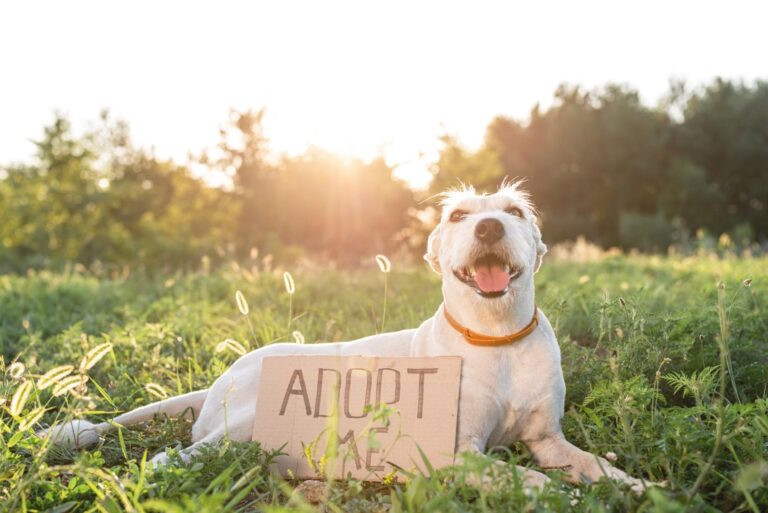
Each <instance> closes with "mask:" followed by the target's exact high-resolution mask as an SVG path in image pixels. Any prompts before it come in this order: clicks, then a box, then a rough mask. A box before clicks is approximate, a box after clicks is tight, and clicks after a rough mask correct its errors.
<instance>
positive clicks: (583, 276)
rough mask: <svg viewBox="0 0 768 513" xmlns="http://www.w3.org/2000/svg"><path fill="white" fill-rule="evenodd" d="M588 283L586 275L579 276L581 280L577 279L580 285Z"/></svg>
mask: <svg viewBox="0 0 768 513" xmlns="http://www.w3.org/2000/svg"><path fill="white" fill-rule="evenodd" d="M588 281H589V275H588V274H583V275H582V276H581V278H579V283H580V284H581V285H584V284H585V283H587V282H588Z"/></svg>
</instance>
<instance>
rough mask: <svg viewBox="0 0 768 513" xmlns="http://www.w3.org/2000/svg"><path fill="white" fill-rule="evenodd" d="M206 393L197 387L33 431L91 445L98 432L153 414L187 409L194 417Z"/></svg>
mask: <svg viewBox="0 0 768 513" xmlns="http://www.w3.org/2000/svg"><path fill="white" fill-rule="evenodd" d="M207 396H208V390H198V391H197V392H190V393H188V394H184V395H180V396H177V397H171V398H168V399H163V400H162V401H158V402H156V403H152V404H148V405H146V406H141V407H139V408H136V409H135V410H131V411H129V412H127V413H123V414H122V415H118V416H117V417H115V418H114V419H112V420H111V421H109V422H101V423H99V424H93V423H91V422H88V421H87V420H73V421H72V422H67V423H66V424H63V425H59V426H56V425H54V426H53V427H50V428H48V429H44V430H42V431H39V432H38V433H37V434H38V436H40V437H43V438H50V439H51V442H52V443H54V444H55V445H60V446H67V447H72V448H75V449H79V448H82V447H88V446H91V445H95V444H96V443H97V442H98V441H99V436H101V435H103V434H105V433H108V432H109V431H112V430H113V429H115V428H117V427H118V426H133V425H135V424H139V423H140V422H144V421H147V420H151V419H152V418H153V417H154V416H155V415H168V416H169V417H178V416H180V415H183V414H184V413H185V412H187V411H191V412H192V413H193V415H194V416H195V418H197V417H198V416H199V415H200V410H201V409H202V407H203V403H205V398H206V397H207Z"/></svg>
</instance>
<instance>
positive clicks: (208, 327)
mask: <svg viewBox="0 0 768 513" xmlns="http://www.w3.org/2000/svg"><path fill="white" fill-rule="evenodd" d="M265 267H268V266H266V265H265V262H263V261H258V262H249V263H247V264H243V265H235V264H231V265H227V266H224V267H222V268H221V269H219V270H216V271H212V272H206V271H200V272H197V273H191V274H176V275H163V276H148V275H138V274H137V273H131V272H128V271H127V270H125V271H120V272H115V273H109V272H106V271H103V270H102V271H98V272H94V271H88V272H86V271H85V270H83V269H79V268H72V269H70V270H68V271H64V272H57V273H52V272H45V271H42V272H35V273H29V274H28V275H26V276H0V351H2V355H3V358H4V359H3V363H2V367H1V368H0V373H2V379H3V381H2V386H1V387H0V405H1V408H2V409H1V410H0V509H2V510H5V511H14V512H16V511H45V510H50V511H55V512H58V513H63V512H66V511H108V512H112V511H121V510H131V511H167V512H181V511H190V512H192V511H194V512H205V511H210V512H220V511H314V510H315V508H316V507H318V508H323V507H324V508H325V510H326V511H393V512H399V511H409V512H431V511H440V512H444V511H445V512H447V511H603V510H605V511H616V510H619V511H623V510H638V511H651V510H655V511H685V510H690V511H754V512H760V511H766V510H768V486H766V483H767V481H768V391H767V388H768V317H766V313H768V311H767V309H768V293H767V292H766V290H768V258H746V259H736V258H717V257H714V256H706V255H705V256H700V257H696V258H682V257H669V258H661V257H643V256H608V257H605V258H602V259H600V260H598V261H594V262H582V263H579V262H568V261H560V262H557V261H555V262H545V265H544V267H543V269H542V271H541V272H540V273H539V275H538V280H537V294H538V296H537V302H538V304H539V306H540V307H541V308H542V309H543V310H544V311H545V312H546V313H547V315H548V316H549V318H550V320H551V321H552V322H553V324H554V326H555V329H556V331H557V333H558V337H559V341H560V345H561V348H562V353H563V369H564V373H565V379H566V384H567V386H568V397H567V404H566V415H565V418H564V420H563V427H564V431H565V433H566V436H567V437H568V438H570V439H571V440H572V441H573V442H574V443H576V444H577V445H579V446H581V447H584V448H589V449H590V450H591V451H593V452H595V453H597V454H601V455H605V454H607V453H609V452H613V453H615V455H616V465H617V466H619V467H621V468H624V469H626V470H627V471H628V472H629V473H631V474H633V475H638V476H643V477H645V478H647V479H650V480H653V481H666V482H667V485H666V487H665V488H664V489H653V490H651V491H650V492H649V493H647V494H645V495H644V496H641V497H635V496H633V495H632V494H631V493H629V492H628V491H627V490H625V489H621V488H619V487H617V486H616V485H614V484H613V483H608V482H601V483H598V484H596V485H594V486H591V487H588V486H580V487H578V488H574V487H571V486H568V485H565V484H561V483H559V482H558V481H557V480H555V482H554V483H553V484H552V485H551V486H548V487H547V488H546V489H545V490H544V491H543V492H542V493H533V494H526V493H525V492H524V491H523V490H521V489H520V487H519V486H518V485H517V484H516V482H515V475H514V472H513V471H512V470H511V466H510V467H509V468H507V467H504V468H502V469H497V472H496V475H495V477H494V481H493V482H492V483H491V485H490V486H488V487H484V488H481V489H478V488H476V487H473V486H471V485H470V484H469V483H468V482H469V481H470V480H471V479H470V478H471V476H472V475H473V474H475V473H478V472H481V471H482V470H483V469H484V468H488V467H489V466H491V463H490V462H491V461H492V459H494V458H503V459H506V460H510V461H517V462H518V463H520V464H523V465H533V463H532V462H531V461H530V458H529V456H528V455H527V454H526V451H525V449H524V447H522V446H515V447H512V448H510V450H497V451H496V452H495V453H494V454H493V457H490V456H489V457H479V458H473V459H471V460H469V461H467V462H465V463H463V464H462V465H461V466H458V467H456V468H452V469H446V470H442V471H440V472H437V473H435V474H433V475H432V476H418V475H416V476H411V477H410V478H409V479H408V480H407V482H406V483H404V484H393V485H385V484H378V485H369V484H362V483H359V482H335V483H333V484H330V485H329V486H328V489H327V490H326V494H327V496H326V504H325V506H312V505H309V504H307V503H305V502H303V501H302V499H301V497H300V496H299V495H298V494H295V493H293V490H294V488H295V486H296V485H297V483H291V482H283V481H280V480H278V479H276V478H273V477H271V476H270V475H269V474H268V473H267V472H266V471H265V462H267V461H268V460H269V458H270V455H269V454H265V453H264V452H262V451H261V450H260V449H259V447H258V445H257V444H243V443H229V442H227V441H224V442H223V443H222V444H221V445H219V446H216V447H211V448H210V450H208V451H207V452H206V453H204V454H203V455H202V456H200V457H199V458H197V459H196V460H195V461H194V462H193V464H192V465H191V466H189V467H181V466H170V467H166V468H162V469H159V470H151V471H150V470H149V469H147V468H146V467H145V459H146V458H149V457H151V456H152V455H153V454H154V453H155V452H157V451H158V450H160V449H161V448H164V447H168V446H169V447H175V446H179V445H184V444H186V443H188V439H189V423H188V422H186V421H181V420H173V419H157V420H156V421H155V422H153V423H152V424H151V425H148V426H140V427H137V428H134V429H126V430H122V431H120V432H116V433H114V434H111V435H108V436H107V437H105V439H104V440H103V441H102V442H101V444H100V445H99V447H98V448H96V449H94V450H90V451H83V452H80V453H75V452H71V451H67V450H53V449H51V448H49V447H46V446H45V444H43V443H42V442H41V441H40V440H39V439H37V437H35V436H34V435H33V432H34V429H35V428H36V427H39V425H40V424H42V423H48V424H50V423H52V422H53V421H54V420H55V419H56V418H63V417H66V416H69V415H80V416H87V417H88V418H92V419H93V418H99V417H108V416H111V415H112V414H113V413H114V412H115V411H125V410H129V409H131V408H134V407H136V406H138V405H141V404H146V403H149V402H152V401H154V400H157V398H158V397H162V396H164V395H166V394H179V393H182V392H186V391H190V390H195V389H200V388H205V387H207V386H208V385H210V384H211V383H212V382H213V380H214V379H215V378H216V377H217V376H218V375H220V374H221V373H222V372H223V371H224V370H225V369H226V368H227V367H228V366H229V365H230V364H231V363H232V362H233V361H234V360H235V359H236V358H237V356H238V355H237V352H238V351H240V350H241V348H240V347H239V345H238V343H239V344H241V345H242V346H243V348H244V349H246V350H251V349H254V348H256V347H258V346H261V345H264V344H268V343H271V342H275V341H291V340H294V338H295V337H299V335H297V334H294V332H299V333H300V334H301V335H302V336H303V337H304V338H305V339H306V341H307V343H310V341H316V340H348V339H353V338H356V337H359V336H363V335H367V334H371V333H374V332H376V331H379V330H381V329H382V324H383V328H384V330H394V329H399V328H403V327H411V326H416V325H417V324H418V323H419V322H420V321H422V320H423V319H425V318H426V317H428V316H430V315H431V314H432V312H433V311H434V309H435V308H436V307H437V305H438V304H439V302H440V288H439V278H438V277H437V276H436V275H434V274H431V273H430V272H428V271H427V270H426V266H410V267H407V266H400V265H399V263H398V262H397V261H395V262H393V269H392V272H391V273H390V274H389V275H387V276H386V279H387V280H388V283H387V291H386V294H387V302H386V306H385V305H384V295H385V288H384V280H385V275H384V274H382V273H381V272H380V271H379V269H378V268H377V267H376V266H375V264H374V263H373V262H371V268H370V269H369V270H357V271H346V270H345V271H341V270H329V269H326V268H322V267H320V266H317V265H309V264H306V265H303V266H301V267H299V268H296V269H290V271H291V272H292V274H293V277H294V279H295V283H296V289H295V293H294V294H293V295H292V296H289V294H288V293H287V292H286V290H285V287H284V283H283V277H282V271H283V270H282V269H281V270H268V269H265ZM750 280H751V281H750ZM237 290H240V291H242V293H243V297H244V298H245V300H246V301H247V303H248V310H249V313H248V314H247V315H243V314H242V313H241V311H240V310H239V309H238V306H237V304H236V301H235V293H236V291H237ZM241 306H244V305H241ZM385 308H386V314H385V315H384V310H385ZM226 339H233V340H234V341H236V342H237V343H232V342H229V343H228V344H221V342H223V341H225V340H226ZM103 344H109V345H103ZM84 355H87V358H86V360H85V361H84V362H82V359H83V357H84ZM100 357H101V358H100ZM64 365H73V366H74V367H75V368H74V369H68V368H65V369H63V370H62V371H61V372H62V375H60V376H53V375H51V374H48V375H47V377H46V378H43V379H41V375H43V374H45V373H46V372H48V371H50V370H51V369H53V368H55V367H58V366H64ZM68 370H72V372H71V373H70V374H68V376H63V374H66V371H68ZM80 375H83V376H85V375H87V376H88V378H89V379H88V381H87V382H84V378H81V377H80Z"/></svg>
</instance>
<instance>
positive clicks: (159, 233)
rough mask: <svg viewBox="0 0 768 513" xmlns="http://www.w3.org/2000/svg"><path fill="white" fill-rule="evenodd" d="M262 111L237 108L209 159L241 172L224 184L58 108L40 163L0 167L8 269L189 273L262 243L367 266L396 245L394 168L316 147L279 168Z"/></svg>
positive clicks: (1, 265)
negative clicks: (81, 126)
mask: <svg viewBox="0 0 768 513" xmlns="http://www.w3.org/2000/svg"><path fill="white" fill-rule="evenodd" d="M262 114H263V113H262V112H245V113H233V114H232V119H231V120H230V125H228V127H227V128H226V129H225V130H222V142H221V145H220V147H219V148H218V149H217V150H216V151H212V152H210V153H211V155H205V156H204V158H202V159H201V160H202V164H201V165H202V167H203V169H205V170H206V173H212V174H213V173H216V172H217V171H219V172H220V174H223V175H224V176H225V177H228V178H229V179H231V187H220V188H214V187H211V186H209V185H207V184H206V182H205V181H203V180H201V179H200V178H199V176H196V175H194V174H193V173H192V171H191V169H190V167H189V166H182V165H178V164H175V163H172V162H167V161H161V160H158V159H157V158H155V157H154V156H153V155H152V154H150V153H148V152H146V151H143V150H139V149H136V148H134V147H133V146H132V144H131V142H130V137H129V134H128V129H127V127H126V126H125V124H124V123H120V122H114V121H112V120H111V119H110V118H109V117H108V115H107V114H106V113H105V114H103V116H102V120H101V123H100V125H99V126H97V127H96V128H94V129H93V130H92V131H90V132H89V133H87V134H85V135H84V136H81V137H76V136H75V135H74V134H73V133H72V130H71V127H70V125H69V122H68V121H67V120H66V118H64V117H62V116H57V117H56V119H55V120H54V122H53V124H52V125H51V126H50V127H47V128H46V129H45V134H44V136H43V138H42V140H41V141H40V142H38V143H37V146H38V153H37V162H34V163H31V164H24V165H11V166H6V167H5V168H0V218H2V219H3V220H4V222H3V223H2V224H0V270H2V269H6V270H13V271H22V270H25V269H27V268H43V267H45V268H51V267H61V266H62V265H64V264H66V263H69V262H71V263H80V264H84V265H88V266H90V265H93V264H94V263H97V262H98V263H100V264H107V265H109V266H111V267H120V266H124V265H126V264H130V265H131V266H132V267H134V268H135V267H137V266H139V267H141V268H145V269H149V270H161V269H178V268H187V269H188V268H192V267H195V268H196V267H198V266H200V265H201V261H202V260H203V259H205V260H206V262H207V265H211V264H216V263H217V262H220V261H222V260H223V259H225V258H231V257H236V258H239V259H242V258H247V257H249V256H250V255H251V253H252V252H254V251H261V252H262V253H263V254H266V253H270V254H273V255H275V254H277V255H278V256H279V257H282V260H283V261H291V260H295V259H296V258H298V257H299V256H301V255H303V254H304V253H308V252H311V253H312V254H313V256H314V257H315V258H319V257H329V258H333V259H334V260H337V261H340V262H345V263H357V262H358V261H359V260H360V259H361V258H368V257H371V256H373V255H374V254H376V253H377V252H386V253H391V252H393V251H394V248H395V247H396V245H397V244H398V243H399V239H398V234H399V233H400V232H401V231H402V230H403V229H404V228H405V227H407V226H408V225H409V223H410V222H411V211H410V209H411V207H412V206H413V203H414V197H413V192H412V191H411V190H409V189H408V188H407V187H406V186H405V184H404V183H403V182H401V181H399V180H396V179H395V178H393V176H392V171H393V170H392V168H390V167H389V166H388V165H387V164H386V163H385V162H384V161H383V160H382V159H376V160H373V161H371V162H363V161H362V160H357V159H346V160H345V159H340V158H336V157H334V156H332V155H330V154H327V153H324V152H322V151H320V150H317V149H310V150H308V151H307V152H306V153H305V154H304V155H302V156H299V157H294V158H284V159H282V160H281V161H279V162H277V163H275V164H270V163H269V162H268V161H267V160H266V150H265V148H264V145H265V140H264V137H263V135H262V133H261V118H262ZM217 176H218V175H217Z"/></svg>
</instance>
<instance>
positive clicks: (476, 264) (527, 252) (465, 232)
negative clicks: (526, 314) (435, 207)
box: [424, 183, 547, 301]
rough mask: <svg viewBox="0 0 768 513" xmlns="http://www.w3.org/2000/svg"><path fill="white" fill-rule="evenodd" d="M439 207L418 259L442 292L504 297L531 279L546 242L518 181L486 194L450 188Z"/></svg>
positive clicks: (537, 267)
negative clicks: (439, 280) (433, 275)
mask: <svg viewBox="0 0 768 513" xmlns="http://www.w3.org/2000/svg"><path fill="white" fill-rule="evenodd" d="M442 206H443V211H442V215H441V218H440V223H439V224H438V225H437V227H436V228H435V229H434V231H433V232H432V234H431V235H430V236H429V241H428V243H427V253H426V255H424V258H425V260H426V261H427V262H429V265H430V266H432V269H434V270H435V271H436V272H437V273H439V274H441V275H442V276H443V286H444V290H445V292H450V293H451V295H452V296H453V295H454V294H458V295H460V296H463V295H472V296H474V297H479V298H483V299H485V300H496V301H504V300H509V299H510V297H513V296H514V294H513V293H510V292H514V291H515V290H516V289H518V288H520V287H522V286H523V285H527V284H530V283H532V282H533V274H534V273H535V272H536V271H538V269H539V267H540V266H541V260H542V257H543V256H544V254H545V253H546V252H547V246H546V245H545V244H544V243H543V242H542V241H541V232H540V231H539V227H538V226H537V224H536V221H537V220H536V213H535V210H534V208H533V205H532V204H531V202H530V200H529V197H528V194H527V193H526V192H525V191H522V190H520V188H519V184H518V183H511V184H506V185H504V186H502V187H501V188H500V189H499V190H498V192H496V193H494V194H490V195H484V194H477V193H475V191H474V189H472V188H464V189H462V190H458V191H450V192H447V193H446V194H445V195H444V200H443V202H442Z"/></svg>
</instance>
